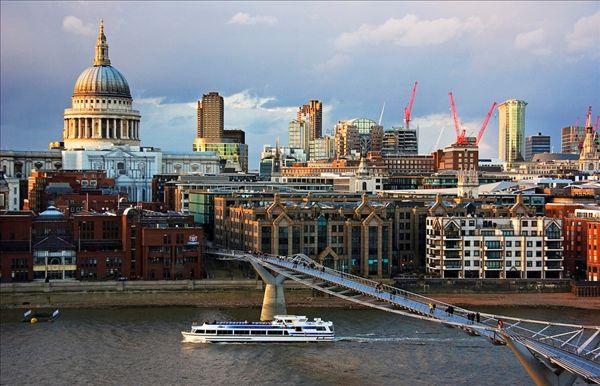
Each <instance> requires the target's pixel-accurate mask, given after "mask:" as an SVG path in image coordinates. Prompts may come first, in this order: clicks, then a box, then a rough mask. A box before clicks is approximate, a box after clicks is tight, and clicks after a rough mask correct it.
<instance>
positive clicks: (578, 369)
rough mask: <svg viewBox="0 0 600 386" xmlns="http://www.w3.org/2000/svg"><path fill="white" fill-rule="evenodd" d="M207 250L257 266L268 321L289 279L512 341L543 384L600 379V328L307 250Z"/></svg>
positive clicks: (278, 309) (281, 307)
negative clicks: (480, 302) (331, 262)
mask: <svg viewBox="0 0 600 386" xmlns="http://www.w3.org/2000/svg"><path fill="white" fill-rule="evenodd" d="M207 252H208V253H209V254H212V255H215V256H217V257H220V258H221V259H225V260H227V259H233V260H240V261H247V262H249V263H250V264H252V266H253V267H254V268H255V269H256V270H257V272H258V273H259V274H260V276H261V277H262V278H263V280H264V281H265V284H266V289H265V299H264V303H263V311H262V314H261V318H263V319H268V318H269V317H272V316H273V315H275V314H276V313H285V300H284V296H283V286H282V284H283V281H284V280H286V279H289V280H293V281H296V282H298V283H302V284H303V285H305V286H307V287H310V288H313V289H315V290H318V291H321V292H324V293H327V294H329V295H332V296H336V297H338V298H342V299H345V300H347V301H349V302H352V303H356V304H360V305H362V306H365V307H370V308H376V309H379V310H382V311H386V312H392V313H395V314H400V315H405V316H409V317H411V318H418V319H423V320H427V321H430V322H434V323H439V324H443V325H446V326H452V327H455V328H459V329H461V330H463V331H465V332H466V333H468V334H470V335H473V336H481V337H484V338H486V339H488V340H489V341H490V342H492V343H494V344H506V345H508V346H509V347H510V349H511V350H512V351H513V352H514V353H515V355H516V356H517V358H518V359H519V361H520V362H521V364H522V365H523V366H524V368H525V370H526V371H527V373H528V374H529V375H530V376H531V378H532V379H533V381H534V382H535V383H536V384H538V385H570V384H572V383H573V382H574V381H575V380H576V379H577V378H580V379H582V380H583V381H585V382H587V383H596V384H598V383H600V326H582V325H574V324H566V323H553V322H548V321H541V320H531V319H521V318H515V317H510V316H502V315H495V314H488V313H476V312H474V311H470V310H467V309H465V308H461V307H456V306H452V305H450V304H447V303H444V302H440V301H438V300H435V299H433V298H429V297H426V296H422V295H419V294H416V293H412V292H408V291H404V290H401V289H398V288H396V287H392V286H389V285H384V284H381V283H379V282H377V281H374V280H371V279H366V278H363V277H359V276H355V275H351V274H348V273H345V272H341V271H337V270H334V269H331V268H327V267H325V266H323V265H320V264H318V263H317V262H315V261H314V260H312V259H310V258H308V257H307V256H306V255H303V254H296V255H293V256H276V255H269V254H263V253H247V252H243V251H235V250H225V249H211V250H208V251H207ZM450 307H452V308H450ZM451 311H453V312H451Z"/></svg>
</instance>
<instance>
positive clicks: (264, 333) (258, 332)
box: [251, 330, 267, 335]
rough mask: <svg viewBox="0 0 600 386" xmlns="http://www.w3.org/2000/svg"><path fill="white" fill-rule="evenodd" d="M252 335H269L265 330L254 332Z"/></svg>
mask: <svg viewBox="0 0 600 386" xmlns="http://www.w3.org/2000/svg"><path fill="white" fill-rule="evenodd" d="M251 335H267V332H266V331H264V330H258V331H252V334H251Z"/></svg>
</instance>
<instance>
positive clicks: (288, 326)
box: [181, 315, 334, 343]
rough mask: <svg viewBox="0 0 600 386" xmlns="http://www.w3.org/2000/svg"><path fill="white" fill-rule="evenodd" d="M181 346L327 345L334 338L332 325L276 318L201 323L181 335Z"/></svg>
mask: <svg viewBox="0 0 600 386" xmlns="http://www.w3.org/2000/svg"><path fill="white" fill-rule="evenodd" d="M181 334H182V335H183V341H184V342H192V343H224V342H235V343H240V342H285V343H292V342H326V341H332V340H333V338H334V333H333V323H332V322H325V321H323V320H321V319H320V318H315V319H314V321H312V322H309V321H308V318H307V317H306V316H297V315H276V316H275V319H274V320H273V321H272V322H212V323H207V322H204V323H203V324H202V325H197V324H192V329H191V331H190V332H185V331H182V332H181Z"/></svg>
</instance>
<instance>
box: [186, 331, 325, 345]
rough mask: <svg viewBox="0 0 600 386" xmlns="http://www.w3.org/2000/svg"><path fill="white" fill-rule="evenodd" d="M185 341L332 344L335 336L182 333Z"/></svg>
mask: <svg viewBox="0 0 600 386" xmlns="http://www.w3.org/2000/svg"><path fill="white" fill-rule="evenodd" d="M181 335H183V341H184V342H188V343H310V342H331V341H333V339H334V337H335V336H334V334H327V335H325V334H320V335H313V336H311V335H308V334H307V335H300V334H298V335H289V336H262V335H255V336H252V335H242V336H230V335H202V334H195V333H191V332H185V331H182V332H181Z"/></svg>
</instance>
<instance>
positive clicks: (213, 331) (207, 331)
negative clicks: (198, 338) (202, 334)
mask: <svg viewBox="0 0 600 386" xmlns="http://www.w3.org/2000/svg"><path fill="white" fill-rule="evenodd" d="M206 333H207V334H214V333H215V330H206Z"/></svg>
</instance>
